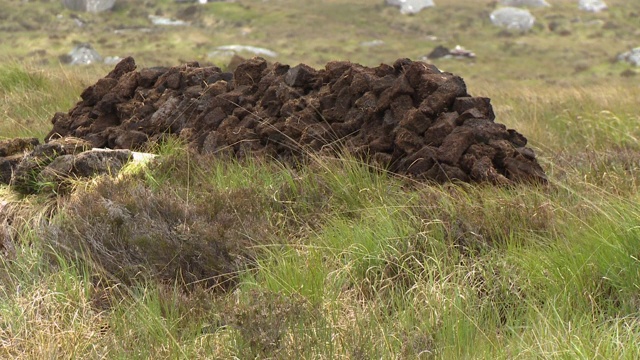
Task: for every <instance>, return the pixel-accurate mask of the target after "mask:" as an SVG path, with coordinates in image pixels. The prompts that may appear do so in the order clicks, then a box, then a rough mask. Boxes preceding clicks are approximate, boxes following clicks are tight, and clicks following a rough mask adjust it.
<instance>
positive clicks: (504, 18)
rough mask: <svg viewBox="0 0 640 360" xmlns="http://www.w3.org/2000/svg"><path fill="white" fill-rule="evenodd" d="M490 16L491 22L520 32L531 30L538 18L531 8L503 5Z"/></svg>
mask: <svg viewBox="0 0 640 360" xmlns="http://www.w3.org/2000/svg"><path fill="white" fill-rule="evenodd" d="M490 18H491V22H492V23H493V24H494V25H496V26H500V27H503V28H506V29H507V30H512V31H519V32H526V31H529V30H531V28H532V27H533V24H535V22H536V18H535V17H534V16H533V15H531V13H530V12H529V10H525V9H518V8H515V7H503V8H500V9H497V10H494V11H493V12H492V13H491V15H490Z"/></svg>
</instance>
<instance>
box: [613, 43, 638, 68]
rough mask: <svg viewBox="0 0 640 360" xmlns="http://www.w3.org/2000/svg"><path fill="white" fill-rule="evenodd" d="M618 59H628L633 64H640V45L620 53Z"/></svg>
mask: <svg viewBox="0 0 640 360" xmlns="http://www.w3.org/2000/svg"><path fill="white" fill-rule="evenodd" d="M618 61H626V62H628V63H629V64H631V65H633V66H640V47H637V48H635V49H631V50H629V51H627V52H623V53H622V54H620V55H618Z"/></svg>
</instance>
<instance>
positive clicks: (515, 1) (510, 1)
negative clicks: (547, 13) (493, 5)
mask: <svg viewBox="0 0 640 360" xmlns="http://www.w3.org/2000/svg"><path fill="white" fill-rule="evenodd" d="M500 5H502V6H515V7H532V8H539V7H548V6H551V5H549V3H548V2H546V1H545V0H500Z"/></svg>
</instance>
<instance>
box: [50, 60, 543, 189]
mask: <svg viewBox="0 0 640 360" xmlns="http://www.w3.org/2000/svg"><path fill="white" fill-rule="evenodd" d="M135 68H136V66H135V62H134V60H133V59H132V58H126V59H124V60H122V62H121V63H119V64H118V65H117V66H116V67H115V69H114V70H113V71H112V72H111V73H109V75H107V77H105V78H104V79H101V80H99V81H98V82H96V84H94V85H92V86H91V87H89V88H88V89H86V90H85V91H84V92H83V94H82V100H81V101H80V102H78V103H77V104H76V106H75V107H74V108H73V109H71V110H70V111H69V112H68V113H66V114H64V113H58V114H56V115H55V116H54V117H53V119H52V123H53V129H52V130H51V132H50V133H49V134H48V135H47V137H46V138H45V140H46V141H48V140H50V139H52V138H56V137H67V136H73V137H76V138H80V139H84V140H86V141H88V142H89V143H90V144H91V146H93V147H109V148H116V149H117V148H125V149H136V148H140V147H142V146H144V145H145V144H146V143H147V142H150V141H157V140H160V139H162V138H164V136H166V134H175V135H178V136H180V137H181V138H182V139H183V140H185V141H187V143H189V144H190V145H191V146H192V147H193V148H195V149H197V150H198V151H199V152H203V153H224V154H229V155H233V156H238V157H242V156H247V155H248V154H252V155H267V156H271V157H274V158H277V159H281V160H285V161H286V160H288V159H292V158H297V157H300V156H304V155H305V154H308V153H309V151H334V152H336V153H338V152H347V153H351V154H355V155H357V156H361V157H363V158H364V159H365V160H366V161H370V162H380V161H382V162H383V163H382V164H378V165H381V166H384V167H385V168H387V169H389V170H390V171H392V172H395V173H398V174H403V175H408V176H411V177H415V178H418V179H424V180H432V181H438V182H442V181H450V180H454V179H458V180H462V181H471V182H487V181H488V182H492V183H495V184H505V183H507V184H508V183H512V182H533V183H544V182H546V177H545V174H544V171H543V170H542V168H541V167H540V165H539V164H538V162H537V161H536V159H535V156H534V154H533V151H532V150H531V149H530V148H527V147H526V138H525V137H524V136H522V135H521V134H519V133H517V132H516V131H515V130H512V129H507V128H506V127H505V126H504V125H501V124H497V123H495V122H494V119H495V114H494V112H493V109H492V106H491V103H490V99H488V98H482V97H472V96H470V95H469V94H468V93H467V89H466V85H465V83H464V81H463V80H462V78H460V77H458V76H456V75H453V74H450V73H446V72H441V71H440V70H438V69H437V68H436V67H435V66H433V65H429V64H425V63H423V62H415V61H411V60H409V59H400V60H398V61H396V62H395V63H394V64H393V65H392V66H390V65H386V64H382V65H380V66H378V67H375V68H369V67H365V66H361V65H358V64H353V63H350V62H344V61H335V62H330V63H328V64H327V65H326V66H325V68H324V69H320V70H316V69H313V68H311V67H309V66H307V65H304V64H300V65H297V66H294V67H289V66H288V65H282V64H278V63H275V64H268V63H267V61H266V60H264V59H262V58H254V59H249V60H246V61H244V62H242V63H240V64H239V65H238V66H237V67H236V69H235V70H234V72H233V73H224V72H223V71H221V70H220V69H219V68H217V67H215V66H208V67H202V66H200V65H199V64H198V63H188V64H184V65H181V66H176V67H172V68H153V69H142V70H140V71H136V70H135ZM523 154H525V155H523Z"/></svg>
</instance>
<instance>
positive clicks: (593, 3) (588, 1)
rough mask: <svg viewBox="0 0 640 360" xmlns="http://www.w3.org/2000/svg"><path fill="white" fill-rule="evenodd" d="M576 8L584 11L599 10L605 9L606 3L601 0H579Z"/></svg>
mask: <svg viewBox="0 0 640 360" xmlns="http://www.w3.org/2000/svg"><path fill="white" fill-rule="evenodd" d="M578 8H579V9H580V10H584V11H591V12H600V11H602V10H606V9H607V4H605V3H604V1H602V0H579V2H578Z"/></svg>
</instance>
